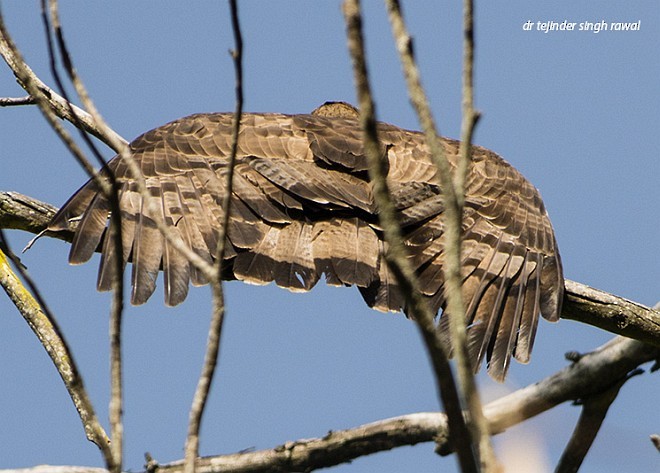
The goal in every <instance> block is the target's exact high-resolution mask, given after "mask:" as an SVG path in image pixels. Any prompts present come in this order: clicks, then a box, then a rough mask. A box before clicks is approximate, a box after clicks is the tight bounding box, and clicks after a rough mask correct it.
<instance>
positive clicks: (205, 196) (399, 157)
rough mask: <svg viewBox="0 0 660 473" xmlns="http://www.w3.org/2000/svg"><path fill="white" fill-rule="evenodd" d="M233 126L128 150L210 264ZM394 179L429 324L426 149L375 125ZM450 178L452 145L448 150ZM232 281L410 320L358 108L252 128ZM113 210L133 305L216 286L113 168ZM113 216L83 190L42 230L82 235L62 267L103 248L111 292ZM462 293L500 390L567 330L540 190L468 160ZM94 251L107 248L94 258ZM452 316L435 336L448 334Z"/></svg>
mask: <svg viewBox="0 0 660 473" xmlns="http://www.w3.org/2000/svg"><path fill="white" fill-rule="evenodd" d="M232 118H233V114H231V113H212V114H198V115H191V116H189V117H185V118H181V119H179V120H175V121H173V122H171V123H168V124H167V125H164V126H161V127H159V128H156V129H155V130H152V131H149V132H147V133H145V134H143V135H141V136H139V137H138V138H136V139H135V140H134V141H133V142H132V143H131V144H130V150H131V152H132V155H133V158H134V159H135V161H136V162H137V164H138V166H139V167H140V169H141V170H142V173H143V175H144V178H145V180H146V185H147V188H148V190H149V194H150V199H151V200H152V201H153V202H154V203H155V204H156V205H155V208H157V209H158V212H159V215H158V216H157V218H160V219H163V220H164V221H165V223H166V224H167V225H168V226H169V227H170V228H172V229H173V230H174V233H175V235H176V237H177V238H179V239H180V240H181V241H182V242H183V243H184V244H185V245H187V246H188V247H189V248H191V249H192V250H193V251H194V252H195V253H197V254H198V255H199V256H201V257H202V258H204V259H205V260H206V261H208V262H211V261H212V260H213V257H214V253H215V249H216V246H217V235H218V230H219V226H220V222H221V217H222V215H223V209H222V208H221V203H222V196H223V194H224V192H225V182H226V181H225V179H226V172H227V162H228V156H229V153H230V147H231V131H232ZM378 132H379V138H380V140H381V142H382V145H383V147H384V149H386V152H387V159H388V163H389V167H388V172H387V180H388V184H389V186H390V190H391V193H392V197H393V200H394V202H395V205H396V208H397V210H398V212H399V217H400V223H401V227H402V232H403V235H404V240H405V244H406V246H407V248H408V250H409V255H410V260H411V262H412V264H413V266H414V268H415V269H416V272H417V276H418V278H419V282H420V291H421V292H422V294H423V295H424V296H425V297H427V298H428V302H429V303H430V305H431V308H432V310H433V311H434V312H437V311H439V310H440V309H442V308H443V307H444V305H445V295H444V293H443V274H442V262H443V240H442V238H441V237H442V234H443V197H442V186H441V180H440V178H439V176H438V170H437V169H436V167H435V166H434V165H433V164H432V162H431V159H430V156H429V151H428V148H427V146H426V143H425V139H424V136H423V135H422V134H421V133H419V132H416V131H408V130H403V129H401V128H397V127H395V126H392V125H389V124H385V123H380V124H379V125H378ZM442 145H443V147H444V150H445V153H446V155H447V157H448V159H449V161H450V164H451V166H453V167H455V165H456V161H457V157H458V148H459V143H458V142H457V141H454V140H450V139H446V138H443V139H442ZM236 158H237V159H236V167H235V174H234V178H233V179H234V181H233V182H234V184H233V186H234V187H233V194H232V201H231V210H230V219H229V226H228V229H227V231H228V234H227V249H226V253H225V256H224V258H225V261H224V268H225V269H224V274H225V276H224V277H226V278H228V279H238V280H241V281H245V282H248V283H252V284H268V283H270V282H272V281H274V282H275V283H276V284H277V285H278V286H281V287H284V288H287V289H289V290H291V291H308V290H310V289H311V288H312V287H314V285H315V284H316V283H317V282H318V280H319V279H320V278H321V276H324V277H325V280H326V283H327V284H330V285H336V286H340V285H345V286H351V285H355V286H357V287H358V289H359V290H360V292H361V294H362V296H363V298H364V300H365V301H366V303H367V304H368V305H369V306H370V307H373V308H375V309H378V310H381V311H399V310H404V311H405V309H406V308H405V305H404V298H403V297H402V295H401V293H400V291H399V289H398V287H397V284H396V281H395V280H394V277H393V275H392V273H391V272H390V271H389V269H388V267H387V265H386V263H385V259H384V257H383V255H384V253H385V251H386V249H387V245H386V243H385V242H384V241H383V234H382V231H381V229H380V227H379V225H378V209H377V207H376V204H375V202H374V198H373V194H372V187H371V184H370V181H369V177H368V174H367V159H366V157H365V154H364V148H363V143H362V132H361V129H360V125H359V122H358V120H357V118H356V112H355V109H354V108H352V107H351V106H348V105H346V104H341V103H328V104H325V105H323V106H321V107H319V108H318V109H317V110H315V111H314V112H313V113H312V114H309V115H283V114H275V113H264V114H256V113H255V114H252V113H250V114H244V115H243V117H242V121H241V128H240V136H239V140H238V153H237V157H236ZM110 173H112V174H114V176H115V177H116V179H117V181H118V182H119V184H120V192H119V203H120V209H121V222H122V235H123V242H122V244H123V255H122V257H123V261H124V264H126V263H127V262H129V261H131V262H132V265H133V268H132V279H131V285H132V293H131V302H132V303H133V304H143V303H144V302H146V301H147V299H149V297H150V296H151V294H152V293H153V292H154V289H155V287H156V278H157V275H158V272H159V270H162V271H163V273H164V286H165V303H166V304H167V305H176V304H179V303H181V302H182V301H183V300H184V299H185V298H186V295H187V293H188V285H189V281H192V283H193V284H194V285H203V284H205V283H206V282H207V281H206V280H205V279H204V277H202V275H201V274H200V273H199V272H198V271H196V270H195V269H194V268H193V267H192V266H191V265H190V264H189V262H188V261H187V260H186V259H185V258H184V257H183V256H182V255H181V254H180V253H179V252H178V251H177V250H175V249H174V248H173V247H172V246H171V245H170V244H169V243H168V242H167V241H166V240H165V239H164V238H163V236H162V235H161V233H160V232H159V230H158V229H157V228H156V226H155V224H154V218H156V216H155V215H150V214H149V211H148V210H147V205H146V204H145V202H143V198H142V196H141V195H140V194H139V193H138V192H137V187H136V183H135V182H134V180H133V179H132V178H131V177H130V173H129V171H128V168H127V165H126V163H125V162H123V161H122V159H121V158H120V157H118V156H117V157H115V158H113V159H112V160H111V161H109V163H108V165H107V167H106V168H105V169H103V171H102V175H103V176H106V177H107V176H108V175H109V174H110ZM109 211H110V204H109V202H108V201H107V199H106V198H105V197H104V196H103V194H102V193H101V192H100V190H99V187H98V185H97V184H96V183H94V181H92V180H90V181H89V182H87V183H86V184H85V185H84V186H83V187H82V188H81V189H80V190H78V192H76V193H75V194H74V195H73V196H72V197H71V198H70V199H69V200H68V201H67V202H66V204H64V206H63V207H62V208H61V209H60V211H59V212H58V213H57V215H56V216H55V217H54V218H53V221H52V222H51V224H50V227H49V230H51V231H58V230H64V229H68V228H69V226H70V224H71V223H72V220H79V222H78V225H77V227H75V237H74V239H73V243H72V246H71V252H70V255H69V261H70V263H72V264H80V263H83V262H86V261H87V260H89V259H90V258H91V256H92V255H93V253H94V252H95V251H96V250H97V249H99V248H100V250H101V252H102V257H101V262H100V269H99V277H98V289H99V290H101V291H104V290H109V289H110V285H111V281H112V278H113V271H114V266H113V264H112V263H111V261H112V257H113V253H114V247H113V245H112V244H110V242H109V240H110V238H106V237H104V235H107V234H108V233H109V232H107V231H106V227H107V226H108V216H109ZM462 230H463V244H462V263H463V268H462V271H463V294H464V300H465V301H466V308H467V323H468V340H469V348H470V353H471V358H472V363H473V366H474V368H475V370H476V369H478V367H479V365H480V364H481V361H482V359H483V358H484V357H485V358H486V360H487V362H488V371H489V373H490V374H491V376H492V377H493V378H495V379H497V380H503V379H504V377H505V376H506V372H507V370H508V367H509V361H510V358H511V356H512V355H513V356H514V357H515V358H516V359H517V360H519V361H520V362H523V363H526V362H528V361H529V358H530V352H531V350H532V344H533V341H534V336H535V333H536V327H537V323H538V316H539V314H540V315H542V316H543V317H544V318H546V319H548V320H552V321H555V320H557V319H558V317H559V312H560V309H561V302H562V297H563V290H564V281H563V274H562V266H561V260H560V257H559V252H558V249H557V243H556V241H555V236H554V232H553V229H552V226H551V224H550V220H549V219H548V215H547V212H546V210H545V207H544V205H543V202H542V201H541V197H540V196H539V193H538V192H537V190H536V189H535V188H534V186H532V184H530V183H529V182H528V181H527V180H526V179H525V178H524V177H523V176H522V175H521V174H520V173H519V172H518V171H516V170H515V169H514V168H513V167H512V166H511V165H509V164H508V163H507V162H505V161H504V160H503V159H502V158H500V157H499V156H498V155H496V154H495V153H493V152H492V151H489V150H487V149H485V148H481V147H479V146H473V147H472V162H471V164H470V168H469V172H468V176H467V181H466V195H465V209H464V212H463V224H462ZM99 245H100V246H99ZM444 319H446V317H442V318H441V320H440V324H439V326H440V330H446V325H447V324H446V323H443V321H444Z"/></svg>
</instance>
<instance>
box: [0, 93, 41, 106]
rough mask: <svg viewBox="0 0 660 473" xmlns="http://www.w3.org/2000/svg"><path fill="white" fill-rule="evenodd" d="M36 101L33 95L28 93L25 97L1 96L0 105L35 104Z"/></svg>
mask: <svg viewBox="0 0 660 473" xmlns="http://www.w3.org/2000/svg"><path fill="white" fill-rule="evenodd" d="M35 103H36V101H35V100H34V98H33V97H31V96H29V95H26V96H25V97H1V98H0V107H15V106H19V105H34V104H35Z"/></svg>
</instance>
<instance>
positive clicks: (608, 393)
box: [555, 370, 641, 473]
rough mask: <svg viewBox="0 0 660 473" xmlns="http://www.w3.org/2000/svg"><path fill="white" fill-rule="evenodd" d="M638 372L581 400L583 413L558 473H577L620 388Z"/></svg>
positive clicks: (563, 455) (625, 375)
mask: <svg viewBox="0 0 660 473" xmlns="http://www.w3.org/2000/svg"><path fill="white" fill-rule="evenodd" d="M638 374H641V371H640V370H633V371H631V372H629V373H625V374H624V375H623V376H622V378H621V379H619V380H615V381H614V382H613V384H612V386H611V387H610V388H609V389H605V390H604V391H602V392H600V393H597V394H595V395H593V396H588V397H585V398H582V399H580V400H579V401H580V402H581V403H582V404H583V407H582V413H581V414H580V418H579V419H578V423H577V425H576V426H575V430H574V431H573V435H572V436H571V439H570V440H569V442H568V445H566V449H565V450H564V452H563V453H562V456H561V458H560V459H559V463H558V464H557V468H556V469H555V472H556V473H575V472H577V471H578V470H579V469H580V466H581V465H582V462H583V461H584V457H585V456H586V455H587V453H588V452H589V449H590V448H591V445H592V444H593V442H594V440H595V439H596V434H598V431H599V430H600V427H601V425H602V424H603V421H604V420H605V416H606V415H607V411H608V410H609V408H610V406H611V405H612V403H613V402H614V400H615V399H616V396H617V395H618V394H619V390H620V389H621V387H622V386H623V384H624V383H625V382H626V381H628V380H629V379H630V378H631V377H633V376H635V375H638Z"/></svg>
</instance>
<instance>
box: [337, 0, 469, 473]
mask: <svg viewBox="0 0 660 473" xmlns="http://www.w3.org/2000/svg"><path fill="white" fill-rule="evenodd" d="M343 9H344V16H345V18H346V26H347V34H348V47H349V51H350V53H351V58H352V60H353V70H354V74H355V84H356V88H357V94H358V98H359V102H360V123H361V126H362V129H363V134H364V148H365V152H366V155H367V159H368V161H369V175H370V178H371V181H372V183H373V192H374V200H375V201H376V203H377V205H378V209H379V212H378V219H379V221H380V224H381V226H382V227H383V233H384V235H385V241H386V242H387V245H388V248H387V251H386V253H385V258H386V260H387V263H388V265H389V267H390V269H391V270H392V272H393V274H394V276H395V278H396V280H397V283H398V284H399V286H400V288H401V293H402V294H403V295H404V297H405V298H406V306H407V307H408V308H409V309H408V312H409V315H410V316H411V317H412V319H413V320H415V321H416V322H417V327H418V328H419V330H420V333H421V335H422V339H423V340H424V343H425V345H426V349H427V351H428V353H429V356H430V358H431V361H432V365H433V368H434V372H435V378H436V383H437V386H438V391H439V396H440V399H441V402H442V404H443V405H444V406H445V409H446V410H447V412H448V413H449V418H450V425H451V429H452V435H453V437H454V440H455V445H457V447H458V449H457V451H458V460H459V463H460V465H461V468H462V470H463V471H464V472H472V471H475V472H476V471H477V470H478V467H477V463H476V460H475V458H474V454H473V450H472V443H473V442H471V441H470V434H469V431H468V428H467V425H466V420H465V419H464V417H463V412H462V409H461V402H460V399H459V396H458V392H457V390H456V384H455V382H454V377H453V374H452V371H451V367H450V366H449V360H448V358H447V354H446V353H445V351H444V348H443V346H442V343H441V341H440V338H439V336H438V332H437V330H436V325H435V321H434V314H432V313H431V310H430V308H429V306H428V304H427V303H426V301H425V300H424V298H423V297H422V296H421V293H420V291H419V289H418V288H419V285H418V283H417V277H416V275H415V272H414V270H413V268H412V266H411V264H410V261H409V259H408V258H407V254H406V250H405V248H404V245H403V238H402V235H401V227H400V225H399V222H398V218H397V213H396V209H395V207H394V204H393V203H392V199H391V196H390V192H389V189H388V185H387V179H386V172H385V162H386V159H387V156H386V155H384V154H383V151H382V148H381V146H380V144H379V141H378V133H377V128H376V119H375V111H374V108H375V107H374V103H373V100H372V98H371V91H370V86H369V79H368V74H367V67H366V60H365V56H364V44H363V38H362V16H361V13H360V4H359V1H358V0H353V1H349V0H347V1H345V2H344V6H343ZM459 292H460V288H459Z"/></svg>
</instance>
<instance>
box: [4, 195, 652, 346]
mask: <svg viewBox="0 0 660 473" xmlns="http://www.w3.org/2000/svg"><path fill="white" fill-rule="evenodd" d="M56 212H57V207H54V206H53V205H51V204H48V203H46V202H42V201H39V200H37V199H34V198H32V197H29V196H26V195H23V194H20V193H18V192H6V191H0V228H2V229H14V230H24V231H26V232H30V233H33V234H38V233H39V232H41V231H43V230H44V229H45V228H46V227H47V226H48V223H49V222H50V220H51V219H52V218H53V216H54V215H55V213H56ZM71 229H72V230H74V229H75V226H73V225H72V226H71ZM44 236H48V237H52V238H58V239H61V240H65V241H69V242H70V241H71V240H72V238H73V232H56V233H48V232H47V233H45V234H44ZM565 285H566V291H565V293H564V301H563V303H562V313H561V317H562V318H563V319H570V320H577V321H579V322H582V323H585V324H588V325H592V326H594V327H598V328H600V329H603V330H606V331H608V332H611V333H614V334H617V335H623V336H624V337H628V338H633V339H635V340H639V341H642V342H645V343H648V344H650V345H654V346H657V347H660V311H658V310H657V309H651V308H648V307H646V306H644V305H642V304H639V303H637V302H634V301H630V300H628V299H625V298H623V297H619V296H617V295H614V294H610V293H608V292H605V291H601V290H600V289H596V288H593V287H589V286H587V285H585V284H581V283H579V282H576V281H571V280H566V283H565Z"/></svg>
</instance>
